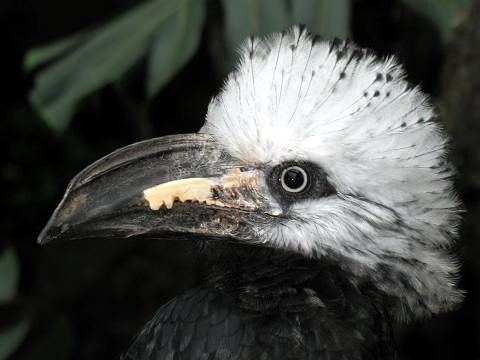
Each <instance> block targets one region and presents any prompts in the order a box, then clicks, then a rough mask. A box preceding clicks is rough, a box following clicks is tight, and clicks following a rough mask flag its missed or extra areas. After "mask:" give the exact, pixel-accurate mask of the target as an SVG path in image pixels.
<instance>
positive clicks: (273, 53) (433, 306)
mask: <svg viewBox="0 0 480 360" xmlns="http://www.w3.org/2000/svg"><path fill="white" fill-rule="evenodd" d="M206 120H207V121H206V123H205V125H204V127H203V128H202V129H201V132H204V133H208V134H211V135H213V136H214V137H215V138H216V140H217V141H218V142H220V143H221V144H222V145H223V146H224V147H225V148H226V149H227V151H228V152H230V153H231V154H232V155H233V156H234V157H236V158H238V159H240V160H241V161H243V162H245V163H248V164H259V165H265V164H269V165H275V164H280V163H282V162H284V161H309V162H313V163H315V164H317V165H318V166H319V167H321V168H322V169H323V170H324V171H325V172H326V173H327V175H328V181H329V182H330V183H331V184H332V185H333V186H334V188H335V189H336V194H335V195H332V196H329V197H326V198H321V199H315V200H306V201H301V202H298V203H295V204H294V205H292V206H291V207H290V208H289V209H288V214H284V215H288V216H283V217H281V220H278V221H273V222H272V223H268V224H261V225H259V224H252V226H253V227H254V231H255V233H256V235H257V238H259V239H260V242H263V243H267V244H271V245H272V246H275V247H279V248H284V249H288V250H294V251H296V252H298V253H301V254H304V255H307V256H311V257H317V258H327V257H329V258H331V257H334V258H338V259H341V260H339V261H341V265H342V267H344V268H345V269H346V270H348V271H349V272H350V273H351V274H353V275H352V279H353V280H352V281H356V282H358V283H364V282H373V283H375V284H376V286H377V288H378V290H380V291H381V292H382V293H383V294H385V295H386V296H387V297H390V298H391V299H392V301H391V303H392V305H391V311H392V313H393V314H394V315H395V316H397V317H398V318H402V319H404V318H405V319H408V318H411V317H417V316H428V315H430V314H432V313H438V312H440V311H444V310H447V309H450V308H451V307H452V306H454V305H455V304H457V303H458V302H459V301H460V299H461V297H462V296H461V293H460V292H459V291H458V290H457V289H456V287H455V281H456V277H457V275H456V274H457V271H458V269H457V265H456V262H455V261H454V259H453V258H452V256H451V255H450V254H449V251H448V248H449V247H450V245H451V243H452V240H453V239H454V238H455V235H456V228H457V223H458V220H459V207H460V204H459V200H458V198H457V196H456V194H455V192H454V191H453V190H452V181H451V177H452V175H453V174H454V170H453V169H452V167H451V165H450V164H449V163H448V161H447V159H446V148H447V143H448V139H447V137H446V136H445V134H444V133H443V131H442V129H441V127H440V125H439V124H438V122H437V121H436V113H435V110H434V109H433V107H432V106H431V104H430V101H429V99H428V97H427V96H426V95H425V94H424V93H422V91H421V90H420V89H419V88H418V87H412V86H411V85H410V84H409V83H408V82H407V81H406V80H405V74H404V71H403V69H402V67H401V66H399V65H398V63H397V62H396V60H395V59H394V58H393V57H389V58H386V59H380V58H378V57H377V56H375V55H374V54H372V53H371V52H369V51H367V50H365V49H361V48H358V47H357V46H355V45H353V44H351V43H349V42H346V41H333V42H326V41H318V40H317V39H315V38H312V37H311V36H310V35H309V34H308V33H306V32H305V31H304V30H303V29H301V28H299V27H295V28H293V29H292V30H291V31H287V32H283V33H281V34H276V35H273V36H271V37H269V38H266V39H263V40H262V39H257V38H250V39H248V40H247V41H246V42H245V43H244V45H243V47H242V49H241V60H240V64H239V65H238V67H237V69H236V71H234V72H233V73H232V74H231V75H230V76H229V77H228V79H227V80H226V82H225V84H224V87H223V90H222V91H221V92H220V94H219V95H218V96H217V97H216V98H214V99H213V100H212V102H211V103H210V106H209V109H208V114H207V119H206ZM270 200H271V201H272V203H274V202H275V200H274V199H273V197H272V199H270Z"/></svg>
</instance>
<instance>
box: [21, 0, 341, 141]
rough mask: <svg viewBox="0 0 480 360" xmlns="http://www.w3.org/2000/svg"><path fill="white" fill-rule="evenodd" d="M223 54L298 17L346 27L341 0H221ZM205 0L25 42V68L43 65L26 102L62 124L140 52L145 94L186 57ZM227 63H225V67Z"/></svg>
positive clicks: (155, 3)
mask: <svg viewBox="0 0 480 360" xmlns="http://www.w3.org/2000/svg"><path fill="white" fill-rule="evenodd" d="M222 5H223V7H224V13H225V36H224V39H223V40H224V41H225V49H226V53H225V54H224V58H225V59H227V60H226V64H227V66H229V67H230V68H231V66H232V64H233V59H234V57H235V51H236V49H237V48H238V46H239V45H240V42H241V41H242V40H243V39H244V38H245V37H247V36H248V35H264V34H267V33H270V32H272V31H279V30H283V29H285V28H288V27H290V26H292V25H293V24H298V23H303V24H306V25H307V26H308V27H309V29H310V31H312V32H314V33H318V34H320V35H323V36H325V37H335V36H336V37H346V36H348V34H349V14H350V3H349V0H296V1H294V2H291V4H290V5H291V6H290V7H289V6H287V5H288V2H287V1H286V0H245V1H242V0H223V1H222ZM206 10H207V1H206V0H149V1H146V2H143V3H142V4H140V5H137V6H136V7H134V8H132V9H130V10H128V11H127V12H125V13H123V14H122V15H120V16H118V17H117V18H115V19H113V20H111V21H109V22H107V23H106V24H105V25H103V26H100V27H99V28H97V29H94V30H92V29H89V30H86V31H84V32H81V33H80V34H76V35H73V36H72V37H69V38H67V39H63V40H60V41H58V42H56V43H53V44H51V45H47V46H44V47H40V48H36V49H32V50H31V51H30V52H28V53H27V55H26V57H25V62H24V65H25V69H26V70H27V71H31V70H33V69H35V68H37V67H39V66H44V68H43V69H41V70H40V71H39V72H38V74H37V75H36V79H35V86H34V88H33V91H32V92H31V94H30V101H31V103H32V104H33V105H34V107H35V109H36V110H37V112H38V113H39V115H40V116H41V117H42V118H43V119H44V120H45V121H46V123H47V125H48V126H49V127H50V128H51V129H52V130H53V131H54V132H56V133H57V134H61V133H63V132H64V131H65V129H66V128H67V127H68V125H69V123H70V121H71V119H72V117H73V115H74V111H75V108H76V106H77V104H78V103H79V102H80V101H81V100H82V99H83V98H85V97H86V96H88V95H89V94H91V93H92V92H94V91H96V90H98V89H99V88H101V87H103V86H105V85H107V84H110V83H113V82H116V81H118V80H120V79H121V77H122V76H123V75H124V74H125V73H126V72H127V71H128V70H129V69H130V68H131V67H132V66H133V65H135V64H136V63H138V61H139V60H140V59H142V58H144V57H147V78H146V81H145V84H146V85H145V86H146V95H147V97H148V98H151V97H153V96H155V94H156V93H158V91H159V90H160V89H161V88H162V87H163V86H164V85H165V84H166V83H167V82H168V81H169V80H171V79H172V78H173V77H174V76H175V75H176V73H177V72H178V71H179V70H180V69H181V68H182V67H183V66H184V65H185V64H186V63H187V62H188V61H189V60H190V59H191V57H192V56H193V54H194V53H195V50H196V49H197V47H198V45H199V42H200V37H201V34H202V29H203V25H204V22H205V13H206ZM230 68H229V69H228V70H230Z"/></svg>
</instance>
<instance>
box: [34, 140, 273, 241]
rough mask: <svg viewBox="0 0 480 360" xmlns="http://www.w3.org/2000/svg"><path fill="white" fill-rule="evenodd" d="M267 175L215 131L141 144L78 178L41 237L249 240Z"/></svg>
mask: <svg viewBox="0 0 480 360" xmlns="http://www.w3.org/2000/svg"><path fill="white" fill-rule="evenodd" d="M262 179H263V177H262V176H261V171H260V170H258V169H251V168H250V169H249V168H247V167H245V165H244V164H241V163H240V162H239V161H238V160H236V159H234V158H232V157H231V156H230V155H229V154H228V153H226V152H225V151H224V150H223V149H222V148H221V147H219V146H218V144H217V143H216V142H215V141H214V140H213V139H212V138H211V137H210V136H208V135H203V134H186V135H173V136H166V137H162V138H155V139H151V140H147V141H143V142H139V143H135V144H132V145H130V146H127V147H124V148H122V149H119V150H117V151H115V152H113V153H112V154H110V155H107V156H105V157H103V158H102V159H100V160H98V161H97V162H95V163H93V164H92V165H90V166H88V167H87V168H85V169H84V170H83V171H81V172H80V173H79V174H78V175H77V176H76V177H75V178H74V179H73V180H72V181H71V182H70V184H69V186H68V188H67V190H66V193H65V195H64V197H63V199H62V201H61V202H60V204H59V205H58V207H57V209H56V210H55V212H54V213H53V215H52V217H51V218H50V220H49V221H48V223H47V225H46V226H45V228H44V229H43V231H42V232H41V234H40V235H39V237H38V242H39V243H40V244H45V243H48V242H51V241H56V240H66V239H78V238H91V237H95V238H99V237H115V238H122V237H131V236H140V235H142V236H145V237H150V238H162V239H168V238H173V237H177V236H178V234H189V235H191V236H201V237H208V238H225V237H229V238H235V239H248V238H250V237H251V234H250V233H249V229H250V227H249V223H251V221H253V220H252V219H253V218H255V217H257V216H258V214H260V213H262V212H263V210H264V209H265V207H266V203H267V202H266V199H265V197H264V196H263V195H262V194H263V193H265V191H266V190H265V185H264V184H263V183H264V182H263V180H262Z"/></svg>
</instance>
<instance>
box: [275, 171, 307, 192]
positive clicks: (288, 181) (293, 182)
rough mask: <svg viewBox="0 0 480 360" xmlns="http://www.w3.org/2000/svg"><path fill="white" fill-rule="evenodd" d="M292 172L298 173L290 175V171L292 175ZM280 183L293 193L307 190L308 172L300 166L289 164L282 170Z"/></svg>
mask: <svg viewBox="0 0 480 360" xmlns="http://www.w3.org/2000/svg"><path fill="white" fill-rule="evenodd" d="M291 172H293V173H297V174H296V175H295V177H292V176H288V174H289V173H290V175H292V174H291ZM280 183H281V184H282V187H283V189H284V190H286V191H288V192H291V193H299V192H301V191H303V190H305V188H306V187H307V185H308V174H307V172H306V171H305V170H304V169H302V168H301V167H300V166H289V167H287V168H285V169H283V170H282V174H281V175H280Z"/></svg>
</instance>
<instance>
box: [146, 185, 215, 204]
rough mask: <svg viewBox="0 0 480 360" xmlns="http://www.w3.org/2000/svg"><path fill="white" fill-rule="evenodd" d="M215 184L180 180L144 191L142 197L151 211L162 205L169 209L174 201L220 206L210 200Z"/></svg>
mask: <svg viewBox="0 0 480 360" xmlns="http://www.w3.org/2000/svg"><path fill="white" fill-rule="evenodd" d="M216 184H217V182H216V181H214V180H213V179H209V178H189V179H181V180H175V181H170V182H167V183H165V184H160V185H157V186H154V187H151V188H149V189H146V190H145V191H144V192H143V196H144V197H145V199H146V200H147V201H148V203H149V205H150V208H151V209H152V210H158V209H160V208H161V207H162V206H163V205H164V206H165V207H166V208H167V209H171V208H172V207H173V203H174V202H175V200H178V201H181V202H185V201H198V202H206V203H207V204H209V205H220V206H222V205H223V204H222V203H220V202H218V201H215V200H213V199H212V198H211V190H212V187H213V186H215V185H216Z"/></svg>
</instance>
